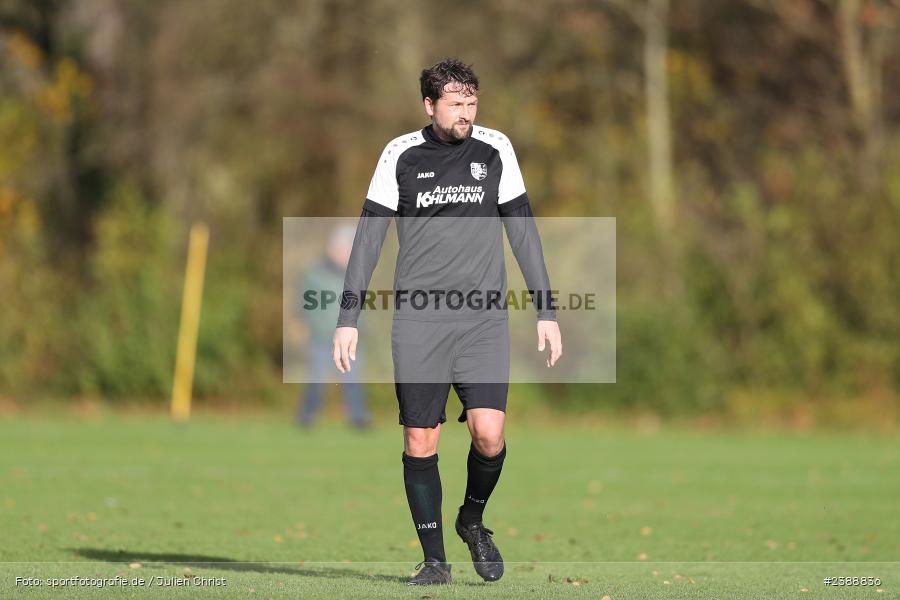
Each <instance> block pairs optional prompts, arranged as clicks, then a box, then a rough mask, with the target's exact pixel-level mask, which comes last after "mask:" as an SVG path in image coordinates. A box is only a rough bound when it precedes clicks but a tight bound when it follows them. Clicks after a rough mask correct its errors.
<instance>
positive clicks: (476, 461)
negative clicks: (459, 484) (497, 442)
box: [459, 443, 506, 525]
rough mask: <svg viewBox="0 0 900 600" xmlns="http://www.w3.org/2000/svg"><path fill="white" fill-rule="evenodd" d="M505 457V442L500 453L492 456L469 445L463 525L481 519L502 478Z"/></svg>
mask: <svg viewBox="0 0 900 600" xmlns="http://www.w3.org/2000/svg"><path fill="white" fill-rule="evenodd" d="M504 458H506V444H505V443H504V445H503V450H501V451H500V454H498V455H497V456H493V457H491V458H488V457H487V456H484V455H483V454H481V453H480V452H478V450H476V449H475V446H474V445H472V446H470V447H469V460H468V471H469V479H468V481H467V482H466V497H465V498H464V499H463V505H462V506H460V507H459V519H460V521H462V524H463V525H471V524H472V523H475V522H477V521H480V520H481V517H482V515H483V514H484V507H485V505H486V504H487V501H488V498H490V497H491V492H493V491H494V486H495V485H497V480H498V479H500V470H501V469H502V468H503V459H504Z"/></svg>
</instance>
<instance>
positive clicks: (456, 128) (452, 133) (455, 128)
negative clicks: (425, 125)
mask: <svg viewBox="0 0 900 600" xmlns="http://www.w3.org/2000/svg"><path fill="white" fill-rule="evenodd" d="M434 126H435V127H437V128H438V129H439V130H440V131H441V133H443V134H444V136H445V137H447V138H450V139H451V140H456V141H458V142H461V141H463V140H464V139H466V138H467V137H469V136H470V135H472V122H471V121H470V122H468V123H466V124H465V125H460V124H459V123H454V124H453V125H451V126H450V127H449V128H444V127H441V126H440V125H439V124H438V123H437V121H435V122H434ZM463 128H465V129H463Z"/></svg>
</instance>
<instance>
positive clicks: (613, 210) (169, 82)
mask: <svg viewBox="0 0 900 600" xmlns="http://www.w3.org/2000/svg"><path fill="white" fill-rule="evenodd" d="M898 26H900V1H898V0H882V1H874V0H792V1H790V2H782V1H780V0H729V1H724V0H714V1H708V0H671V2H670V1H669V0H607V1H602V0H560V1H556V2H538V3H520V2H516V1H514V0H494V1H492V2H489V3H481V2H474V1H461V2H457V3H455V4H453V8H452V10H450V9H449V8H448V5H440V4H439V5H430V4H427V3H414V2H408V1H401V0H378V1H376V2H371V3H359V2H353V1H350V0H332V1H324V0H322V1H312V0H306V1H301V2H287V1H278V0H260V1H258V2H242V1H239V0H197V1H193V2H175V1H171V0H161V1H157V2H142V1H139V0H81V1H78V2H74V1H73V2H63V1H55V0H31V1H27V0H0V69H2V70H0V293H2V307H3V310H2V313H0V391H3V392H4V393H7V394H17V395H23V394H35V393H44V394H51V395H64V396H68V395H84V394H87V395H95V394H96V395H103V396H107V397H112V398H124V397H128V398H134V397H147V398H161V397H165V396H167V395H168V394H169V392H170V389H171V371H172V366H173V364H174V348H175V333H176V329H177V322H176V319H177V315H178V308H179V303H180V291H181V285H182V281H181V278H182V274H183V265H184V252H185V246H186V229H187V227H188V226H189V224H190V222H191V221H193V220H195V219H203V220H205V221H206V222H208V223H209V224H210V227H211V230H212V238H211V248H210V264H209V268H208V272H207V279H206V282H207V284H206V289H205V298H204V308H203V315H202V323H201V332H200V341H199V354H198V362H197V374H196V376H197V381H196V391H197V393H198V394H200V395H205V396H234V395H238V396H246V397H248V398H249V397H259V396H262V397H266V396H267V394H272V393H273V390H275V389H277V388H278V386H279V384H280V381H281V374H280V364H281V352H282V343H281V315H282V312H281V283H282V282H281V227H282V225H281V219H282V217H284V216H338V215H341V216H354V215H356V214H358V212H359V209H360V206H361V203H362V200H363V197H364V194H365V190H366V188H367V184H368V180H369V178H370V176H371V173H372V170H373V168H374V164H375V161H376V160H377V157H378V154H379V152H380V150H381V148H382V147H383V144H384V143H385V142H386V141H387V140H388V139H390V138H391V137H394V136H396V135H398V134H400V133H403V132H406V131H411V130H413V129H416V128H419V127H421V126H423V125H424V124H425V122H426V121H425V117H424V115H423V113H422V111H421V108H420V97H419V95H418V74H419V72H420V70H421V69H422V68H423V67H424V66H427V65H429V64H432V63H433V62H435V61H437V60H439V59H441V58H443V57H444V56H448V55H450V56H460V57H462V58H463V59H464V60H466V61H467V62H471V63H474V66H475V69H476V72H477V73H478V74H479V77H480V78H481V81H482V103H481V104H480V111H479V122H481V123H482V124H484V125H486V126H488V127H494V128H497V129H501V130H504V131H505V132H507V133H508V134H509V135H510V137H511V139H512V140H513V143H514V144H515V146H516V150H517V153H518V157H519V160H520V163H521V166H522V170H523V173H524V175H525V180H526V184H527V185H528V188H529V195H530V196H531V198H532V202H533V204H534V207H535V211H536V213H537V214H538V215H540V216H554V215H558V216H577V215H585V216H615V217H617V220H618V383H617V384H616V385H614V386H588V385H578V386H575V385H573V386H563V387H554V388H547V389H545V390H542V391H541V390H538V393H543V394H544V395H553V396H555V397H557V398H560V397H561V398H563V399H564V400H565V401H566V402H568V403H570V404H574V405H579V404H587V403H596V402H601V403H603V404H606V405H611V406H637V407H647V408H653V409H656V410H660V411H663V412H676V411H692V410H693V411H697V410H704V411H707V410H715V409H718V408H721V407H723V406H725V405H726V404H727V403H728V402H731V401H732V400H733V399H734V398H740V397H742V396H745V395H746V394H747V393H748V391H774V392H777V393H783V394H787V395H788V396H789V397H796V398H800V397H803V398H818V397H826V396H833V395H841V396H846V397H856V396H860V395H866V394H875V395H879V396H881V397H887V398H890V400H889V401H891V402H896V398H897V391H898V390H900V345H898V342H897V340H898V338H900V277H898V275H900V268H898V257H900V236H898V233H897V232H898V231H900V168H898V167H900V139H898V136H897V133H898V129H900V127H898V126H900V97H898V96H896V95H894V94H891V93H889V92H890V90H892V89H898V84H900V30H898ZM557 401H558V400H557Z"/></svg>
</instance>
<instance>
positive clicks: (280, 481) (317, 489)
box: [0, 415, 900, 600]
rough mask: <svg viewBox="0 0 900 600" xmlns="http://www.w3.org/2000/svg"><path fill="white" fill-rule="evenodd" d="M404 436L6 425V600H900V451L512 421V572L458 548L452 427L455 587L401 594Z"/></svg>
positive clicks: (2, 566)
mask: <svg viewBox="0 0 900 600" xmlns="http://www.w3.org/2000/svg"><path fill="white" fill-rule="evenodd" d="M400 432H401V429H400V427H399V426H395V425H390V424H385V425H382V426H381V427H379V428H377V429H375V430H374V431H372V432H369V433H366V434H363V435H356V434H354V433H352V432H350V431H347V430H345V429H343V428H341V427H338V426H334V425H332V426H327V427H325V428H323V429H319V430H317V431H314V432H312V433H303V432H300V431H297V430H295V429H293V428H292V427H291V424H290V422H289V421H288V420H287V419H285V420H276V419H275V418H271V417H259V416H254V417H240V416H232V417H228V418H212V417H209V416H205V417H200V418H196V419H195V420H194V421H192V422H191V423H190V424H189V425H187V426H176V425H173V424H171V423H169V422H167V421H166V420H165V419H163V418H161V417H137V416H132V417H124V416H109V415H107V416H103V417H102V418H100V419H95V420H81V421H76V420H72V419H67V418H63V417H59V418H57V419H47V418H41V419H38V418H35V417H17V418H13V419H6V420H0V540H2V541H0V598H9V597H12V598H70V597H74V598H94V597H110V598H132V597H134V598H149V597H154V598H156V597H166V598H168V597H187V595H189V594H197V593H198V590H195V589H192V588H185V587H177V588H174V587H160V586H156V585H153V586H151V587H144V588H135V587H131V586H129V587H127V588H121V587H119V588H106V589H103V590H98V589H97V588H92V587H78V588H66V589H58V588H57V589H54V588H50V587H48V586H47V585H46V584H45V585H44V586H41V587H25V586H21V585H19V586H17V585H16V583H15V578H16V577H17V576H18V577H38V578H42V579H45V580H46V579H47V578H49V577H72V576H81V577H115V576H116V575H117V574H118V575H121V576H123V577H126V578H128V579H131V578H132V577H143V578H145V579H150V578H151V577H156V576H165V577H173V576H174V577H183V576H184V575H185V570H186V569H190V573H191V574H193V575H197V576H202V577H223V578H225V580H226V582H227V586H225V587H205V588H203V589H202V590H199V593H202V594H203V595H204V597H206V596H209V597H216V598H219V597H221V598H232V597H234V598H238V597H240V598H245V597H258V598H416V599H418V598H471V597H490V598H517V599H519V598H550V597H559V598H563V597H565V598H569V597H579V598H580V597H584V598H593V599H600V598H601V597H603V596H604V595H609V596H610V597H611V598H612V599H613V600H618V599H622V598H794V597H799V598H804V597H805V598H825V597H829V598H832V597H834V598H855V597H860V598H861V597H877V598H891V597H897V594H898V593H900V568H898V567H900V563H898V561H900V519H898V518H897V515H898V514H900V478H898V476H897V475H898V473H900V441H898V440H897V439H896V438H892V437H888V436H883V437H877V436H866V435H852V434H847V435H839V434H834V433H832V434H823V433H819V434H804V435H791V434H785V433H768V434H766V433H750V432H720V433H708V432H707V433H696V432H689V431H684V430H682V431H670V430H668V429H666V428H665V427H664V428H663V429H661V430H660V431H658V432H656V433H654V434H652V435H651V434H640V433H637V432H630V431H617V430H614V429H612V428H606V429H598V428H588V427H583V428H579V427H575V426H567V427H562V426H558V425H556V426H553V427H544V428H538V427H536V426H534V425H530V426H527V425H522V424H512V425H510V427H509V430H508V432H507V437H508V447H509V454H508V457H507V462H506V464H505V466H504V471H503V477H502V479H501V481H500V484H499V486H498V488H497V490H496V491H495V493H494V496H493V497H492V499H491V501H490V503H489V505H488V509H487V513H486V518H485V521H486V524H487V525H488V526H489V527H491V528H492V529H494V531H495V532H496V534H495V539H496V541H497V543H498V546H499V547H500V549H501V550H502V552H503V555H504V558H505V559H506V561H507V572H506V575H505V576H504V578H503V579H502V580H501V581H500V582H498V583H494V584H490V585H488V584H484V583H482V582H481V580H480V579H479V578H478V577H477V575H476V574H475V573H474V570H473V569H472V566H471V563H470V562H469V560H468V554H467V552H466V549H465V546H464V545H463V544H462V542H460V541H459V539H458V538H457V537H456V535H455V533H454V532H453V531H452V519H453V517H454V516H455V509H456V507H457V506H458V504H459V502H460V499H461V496H462V492H463V489H464V484H465V456H466V451H467V447H468V440H467V436H466V434H465V427H464V426H463V425H461V424H457V423H455V422H449V423H448V424H447V426H446V429H445V431H444V434H443V435H444V438H443V440H442V443H441V448H440V469H441V474H442V478H443V485H444V519H445V543H446V546H447V552H448V560H449V561H450V562H452V563H453V565H454V566H453V573H454V585H453V586H450V587H442V588H437V589H435V588H427V589H422V588H420V589H415V588H407V587H405V586H404V585H403V582H404V581H405V579H406V578H407V577H408V576H409V574H410V572H411V571H412V567H413V566H414V565H415V563H416V562H418V561H419V559H420V550H419V548H418V545H417V542H416V541H415V540H416V538H415V532H414V530H413V527H412V522H411V519H410V516H409V513H408V508H407V505H406V498H405V495H404V491H403V485H402V470H401V463H400V454H401V449H402V445H401V441H400ZM131 563H139V564H140V566H139V567H138V568H131V567H130V566H129V564H131ZM842 575H847V576H854V575H855V576H875V577H880V579H881V585H880V586H879V589H881V590H883V591H882V592H878V591H876V590H875V589H874V588H873V587H866V588H863V587H857V588H851V587H843V588H839V587H825V586H824V585H823V583H822V579H823V577H825V576H842ZM567 579H568V580H567ZM573 582H575V583H573ZM666 582H668V583H666ZM576 584H577V585H576ZM801 588H805V589H807V590H808V592H806V593H804V592H803V591H801ZM251 594H252V595H251Z"/></svg>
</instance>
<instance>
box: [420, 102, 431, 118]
mask: <svg viewBox="0 0 900 600" xmlns="http://www.w3.org/2000/svg"><path fill="white" fill-rule="evenodd" d="M422 102H423V103H424V104H425V114H427V115H428V116H429V117H433V116H434V103H433V102H432V101H431V98H425V99H424V100H423V101H422Z"/></svg>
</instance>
